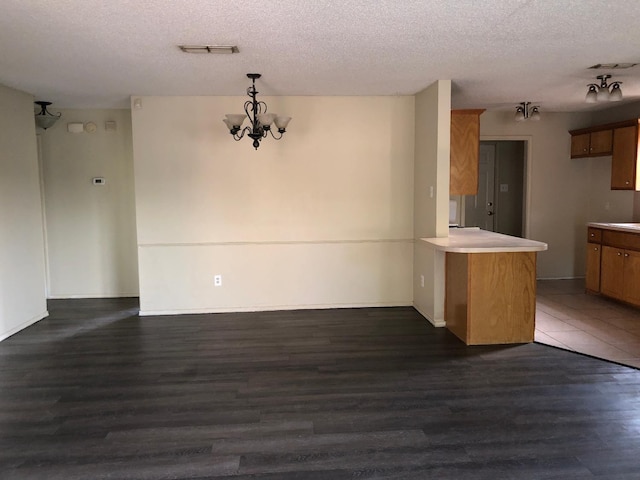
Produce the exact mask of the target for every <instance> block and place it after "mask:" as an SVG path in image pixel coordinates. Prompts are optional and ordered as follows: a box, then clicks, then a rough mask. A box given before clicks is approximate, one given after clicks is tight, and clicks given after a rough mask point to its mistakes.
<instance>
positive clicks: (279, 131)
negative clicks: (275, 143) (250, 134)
mask: <svg viewBox="0 0 640 480" xmlns="http://www.w3.org/2000/svg"><path fill="white" fill-rule="evenodd" d="M269 133H270V134H271V136H272V137H273V138H275V139H276V140H280V139H281V138H282V135H283V134H284V131H281V130H278V133H279V135H278V136H277V137H276V136H275V134H274V133H273V129H270V130H269ZM265 136H266V134H265Z"/></svg>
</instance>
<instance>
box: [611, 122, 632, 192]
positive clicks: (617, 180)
mask: <svg viewBox="0 0 640 480" xmlns="http://www.w3.org/2000/svg"><path fill="white" fill-rule="evenodd" d="M637 158H638V126H637V125H633V126H629V127H621V128H616V129H615V130H614V131H613V153H612V155H611V189H612V190H635V188H636V163H637Z"/></svg>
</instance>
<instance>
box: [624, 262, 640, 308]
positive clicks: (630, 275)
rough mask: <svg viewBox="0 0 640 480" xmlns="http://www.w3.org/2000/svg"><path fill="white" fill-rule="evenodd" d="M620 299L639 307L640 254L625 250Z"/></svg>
mask: <svg viewBox="0 0 640 480" xmlns="http://www.w3.org/2000/svg"><path fill="white" fill-rule="evenodd" d="M623 279H624V287H623V288H622V299H623V300H624V301H625V302H629V303H633V304H634V305H640V252H636V251H633V250H625V253H624V273H623Z"/></svg>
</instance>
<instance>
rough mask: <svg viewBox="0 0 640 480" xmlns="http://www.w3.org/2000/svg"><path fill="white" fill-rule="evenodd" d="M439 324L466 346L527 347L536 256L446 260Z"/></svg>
mask: <svg viewBox="0 0 640 480" xmlns="http://www.w3.org/2000/svg"><path fill="white" fill-rule="evenodd" d="M445 289H446V290H445V291H446V293H445V295H446V299H445V320H446V322H447V328H448V329H449V330H450V331H451V332H452V333H453V334H454V335H456V336H457V337H458V338H460V340H462V341H463V342H465V343H466V344H467V345H487V344H506V343H529V342H533V337H534V329H535V315H536V253H535V252H499V253H451V252H447V255H446V286H445Z"/></svg>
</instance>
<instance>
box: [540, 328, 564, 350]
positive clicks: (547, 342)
mask: <svg viewBox="0 0 640 480" xmlns="http://www.w3.org/2000/svg"><path fill="white" fill-rule="evenodd" d="M535 341H536V342H538V343H544V344H545V345H551V346H552V347H558V348H563V349H564V350H572V349H571V348H569V347H568V346H567V345H565V344H564V343H562V342H559V341H557V340H556V339H555V338H551V337H550V336H549V335H547V334H546V333H544V332H541V331H539V330H536V331H535Z"/></svg>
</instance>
